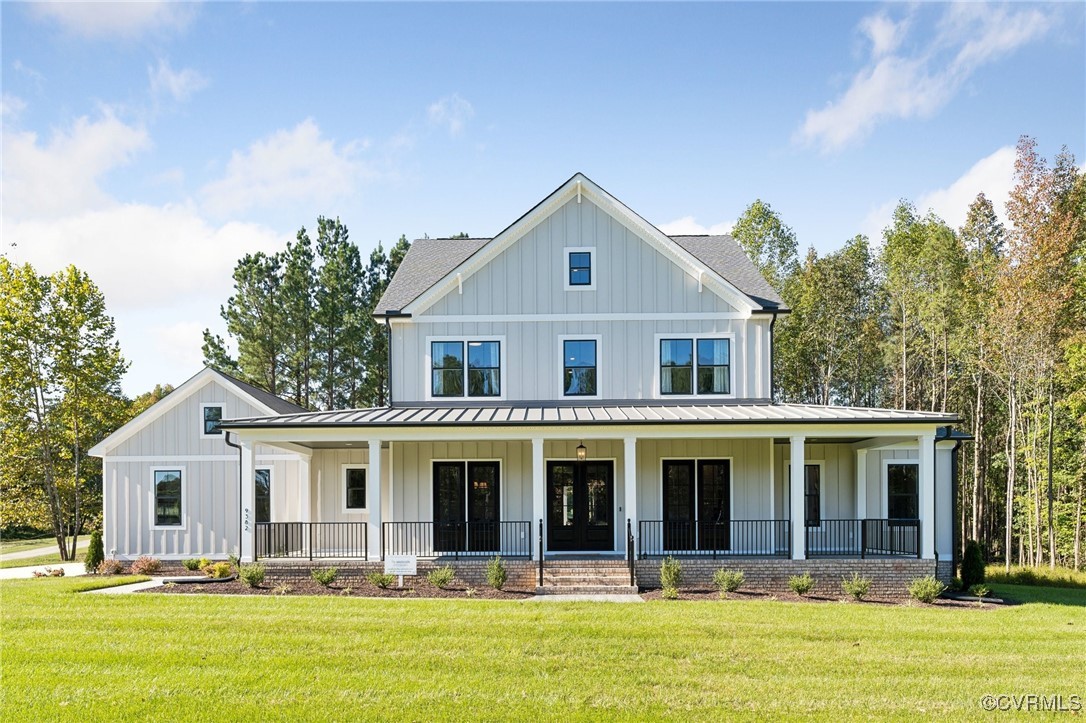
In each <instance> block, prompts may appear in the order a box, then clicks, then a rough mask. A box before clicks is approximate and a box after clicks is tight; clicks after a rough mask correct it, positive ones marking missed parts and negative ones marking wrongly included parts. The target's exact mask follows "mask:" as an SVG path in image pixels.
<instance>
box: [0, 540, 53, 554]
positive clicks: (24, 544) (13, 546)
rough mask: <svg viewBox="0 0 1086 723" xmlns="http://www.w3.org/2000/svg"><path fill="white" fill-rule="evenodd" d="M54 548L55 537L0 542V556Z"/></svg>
mask: <svg viewBox="0 0 1086 723" xmlns="http://www.w3.org/2000/svg"><path fill="white" fill-rule="evenodd" d="M50 546H52V547H56V546H57V540H56V538H55V537H38V538H35V539H33V540H9V539H6V538H5V539H2V540H0V555H6V554H8V553H9V552H22V551H23V550H33V549H34V548H37V547H50Z"/></svg>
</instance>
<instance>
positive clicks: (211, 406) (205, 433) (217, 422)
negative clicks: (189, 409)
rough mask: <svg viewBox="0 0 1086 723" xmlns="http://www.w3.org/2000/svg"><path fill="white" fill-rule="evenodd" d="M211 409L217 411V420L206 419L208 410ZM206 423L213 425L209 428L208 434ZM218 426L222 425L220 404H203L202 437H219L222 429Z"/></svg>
mask: <svg viewBox="0 0 1086 723" xmlns="http://www.w3.org/2000/svg"><path fill="white" fill-rule="evenodd" d="M211 409H218V410H219V418H218V419H208V418H207V413H208V410H211ZM208 422H210V423H212V424H213V425H214V426H213V427H212V428H211V431H210V432H209V431H208V429H207V425H208ZM220 424H222V405H221V404H205V405H203V425H204V426H203V429H204V431H203V436H205V437H211V436H216V435H218V436H221V435H222V427H220V426H219V425H220Z"/></svg>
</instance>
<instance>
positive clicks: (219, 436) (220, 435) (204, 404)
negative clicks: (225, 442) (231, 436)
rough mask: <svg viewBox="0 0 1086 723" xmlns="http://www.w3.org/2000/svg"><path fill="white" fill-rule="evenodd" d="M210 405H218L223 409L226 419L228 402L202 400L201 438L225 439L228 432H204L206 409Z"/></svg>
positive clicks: (223, 415)
mask: <svg viewBox="0 0 1086 723" xmlns="http://www.w3.org/2000/svg"><path fill="white" fill-rule="evenodd" d="M208 407H218V408H220V409H221V410H222V417H221V418H222V419H226V402H200V439H223V438H224V437H225V436H226V432H223V431H220V432H219V433H218V434H204V413H205V412H204V410H205V409H207V408H208Z"/></svg>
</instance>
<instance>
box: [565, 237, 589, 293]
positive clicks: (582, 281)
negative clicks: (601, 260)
mask: <svg viewBox="0 0 1086 723" xmlns="http://www.w3.org/2000/svg"><path fill="white" fill-rule="evenodd" d="M563 253H564V258H565V271H566V275H565V282H566V283H565V288H566V291H594V290H595V288H596V268H595V266H596V263H595V262H596V249H595V248H593V247H588V246H577V247H569V248H566V249H563Z"/></svg>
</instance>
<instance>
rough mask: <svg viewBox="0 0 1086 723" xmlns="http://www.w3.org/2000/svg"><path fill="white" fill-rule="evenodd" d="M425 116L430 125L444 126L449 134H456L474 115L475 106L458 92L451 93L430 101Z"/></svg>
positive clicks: (461, 130) (459, 132)
mask: <svg viewBox="0 0 1086 723" xmlns="http://www.w3.org/2000/svg"><path fill="white" fill-rule="evenodd" d="M427 116H428V117H429V119H430V124H431V125H435V126H444V127H445V128H446V129H448V131H449V135H450V136H458V135H460V134H461V133H463V132H464V126H465V125H467V122H468V121H469V120H471V119H472V118H473V117H475V108H473V107H472V105H471V103H469V102H468V101H466V100H465V99H463V98H461V97H460V95H459V94H457V93H453V94H452V95H448V96H445V97H444V98H442V99H441V100H438V101H435V102H433V103H431V104H430V107H429V108H428V109H427Z"/></svg>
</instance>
